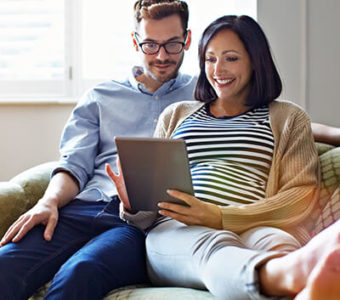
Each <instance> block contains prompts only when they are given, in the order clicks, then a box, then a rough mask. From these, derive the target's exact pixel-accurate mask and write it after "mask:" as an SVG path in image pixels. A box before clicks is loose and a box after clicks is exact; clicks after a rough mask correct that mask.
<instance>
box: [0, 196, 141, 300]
mask: <svg viewBox="0 0 340 300" xmlns="http://www.w3.org/2000/svg"><path fill="white" fill-rule="evenodd" d="M118 206H119V201H118V200H117V199H116V198H114V199H113V200H112V201H111V202H110V203H106V202H88V201H82V200H73V201H72V202H71V203H69V204H68V205H66V206H65V207H63V208H61V209H60V211H59V221H58V224H57V226H56V228H55V232H54V235H53V238H52V240H51V241H50V242H46V241H45V240H44V239H43V232H44V229H45V227H44V226H42V225H38V226H36V227H34V228H33V229H32V230H30V231H29V232H28V233H27V235H26V236H25V237H24V238H23V239H22V240H21V241H19V242H18V243H9V244H6V245H5V246H3V247H1V248H0V291H1V292H0V299H1V300H5V299H6V300H11V299H13V300H19V299H23V300H24V299H25V300H27V298H29V297H30V296H31V295H32V294H33V293H34V291H35V290H36V289H37V288H39V287H41V286H42V285H43V284H45V283H46V282H48V281H50V280H52V282H51V285H50V288H49V290H48V292H47V294H46V299H58V300H61V299H67V300H72V299H74V300H76V299H77V300H79V299H82V300H85V299H89V300H94V299H102V298H103V297H104V296H105V295H106V294H107V293H108V292H109V291H110V290H112V289H115V288H118V287H121V286H124V285H129V284H137V283H145V282H147V275H146V268H145V244H144V242H145V236H144V233H143V232H142V231H140V230H139V229H137V228H136V227H133V226H130V225H128V224H126V223H125V222H123V221H122V220H121V219H120V218H119V214H118Z"/></svg>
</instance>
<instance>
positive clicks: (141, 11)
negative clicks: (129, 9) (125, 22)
mask: <svg viewBox="0 0 340 300" xmlns="http://www.w3.org/2000/svg"><path fill="white" fill-rule="evenodd" d="M134 11H135V26H136V29H137V28H138V25H139V23H140V22H141V21H142V19H146V18H148V19H154V20H160V19H163V18H165V17H169V16H171V15H173V14H177V15H178V16H179V17H180V18H181V23H182V27H183V34H185V33H186V30H187V28H188V19H189V10H188V5H187V3H186V2H185V1H181V0H138V1H136V3H135V6H134Z"/></svg>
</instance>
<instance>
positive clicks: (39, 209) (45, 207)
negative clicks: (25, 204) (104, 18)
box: [0, 199, 58, 246]
mask: <svg viewBox="0 0 340 300" xmlns="http://www.w3.org/2000/svg"><path fill="white" fill-rule="evenodd" d="M57 222H58V205H57V203H56V201H55V202H53V201H45V200H44V199H41V200H40V201H39V202H38V203H37V204H36V205H35V206H33V207H32V208H31V209H30V210H29V211H27V212H26V213H24V214H23V215H21V216H20V217H19V219H18V220H16V221H15V222H14V223H13V224H12V226H11V227H10V228H9V229H8V230H7V232H6V233H5V235H4V237H3V238H2V240H1V242H0V246H3V245H5V244H7V243H8V242H10V241H12V242H14V243H16V242H18V241H20V240H21V239H22V238H23V237H24V236H25V235H26V233H27V232H28V231H30V230H31V229H32V228H33V227H34V226H36V225H38V224H43V225H45V226H46V228H45V231H44V239H45V240H46V241H50V240H51V239H52V236H53V232H54V229H55V226H56V225H57Z"/></svg>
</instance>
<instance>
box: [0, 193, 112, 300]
mask: <svg viewBox="0 0 340 300" xmlns="http://www.w3.org/2000/svg"><path fill="white" fill-rule="evenodd" d="M105 206H106V203H103V202H101V203H100V202H98V203H90V202H85V201H78V200H75V201H72V202H71V203H70V204H69V205H67V206H65V207H64V208H62V209H61V210H60V214H59V221H58V224H57V226H56V229H55V232H54V235H53V238H52V240H51V241H50V242H46V241H45V240H44V239H43V232H44V229H45V228H44V226H42V225H39V226H36V227H34V228H33V229H32V230H30V231H29V232H28V233H27V234H26V235H25V236H24V238H23V239H22V240H21V241H19V242H18V243H9V244H6V245H5V246H3V247H1V248H0V270H1V272H0V287H1V293H0V299H1V300H2V299H3V300H11V299H15V300H19V299H25V300H26V299H27V298H29V297H30V296H31V295H32V294H33V293H34V291H35V290H36V289H37V288H39V287H40V286H42V285H43V284H45V283H46V282H48V281H49V280H51V279H52V277H53V276H54V274H55V273H56V272H57V271H58V269H59V268H60V266H61V265H62V264H63V263H64V262H65V261H66V260H67V259H68V258H69V257H70V256H71V255H72V254H73V253H74V252H76V251H77V250H78V249H79V248H81V247H82V246H83V245H84V244H85V243H86V242H87V241H88V240H89V239H90V238H91V235H92V231H91V230H89V227H91V226H89V224H91V222H92V221H91V220H93V219H94V218H95V216H96V215H97V214H98V213H100V212H101V211H102V210H103V208H104V207H105Z"/></svg>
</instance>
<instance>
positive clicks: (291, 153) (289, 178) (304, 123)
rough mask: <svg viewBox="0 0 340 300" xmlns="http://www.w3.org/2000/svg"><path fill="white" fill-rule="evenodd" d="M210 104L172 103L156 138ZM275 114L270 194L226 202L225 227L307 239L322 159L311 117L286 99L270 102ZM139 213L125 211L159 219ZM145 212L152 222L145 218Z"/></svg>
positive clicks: (132, 219)
mask: <svg viewBox="0 0 340 300" xmlns="http://www.w3.org/2000/svg"><path fill="white" fill-rule="evenodd" d="M204 104H205V103H202V102H198V101H183V102H178V103H175V104H172V105H170V106H169V107H167V108H166V109H165V110H164V111H163V113H162V114H161V116H160V119H159V121H158V124H157V127H156V130H155V133H154V137H158V138H171V136H172V134H173V133H174V131H175V130H176V128H178V126H180V125H181V124H182V122H183V121H184V120H185V119H187V118H188V117H189V116H190V115H192V114H193V113H195V112H196V111H197V110H199V109H200V108H201V107H202V106H203V105H204ZM269 115H270V125H271V129H272V132H273V135H274V152H273V158H272V164H271V168H270V171H269V177H268V181H267V186H266V194H265V198H264V199H261V200H258V201H257V202H255V203H252V204H246V205H240V206H236V205H229V206H220V208H221V211H222V224H223V229H225V230H230V231H233V232H235V233H238V234H239V233H242V232H244V231H245V230H247V229H250V228H253V227H257V226H273V227H278V228H281V229H283V230H285V231H287V232H289V233H291V234H292V235H293V236H295V237H296V238H297V239H298V240H299V242H300V243H301V244H305V243H306V242H308V240H309V239H310V236H309V234H308V232H307V230H306V229H305V228H304V226H303V221H304V220H306V219H307V218H308V216H310V215H311V213H312V210H313V207H314V205H315V203H316V200H317V198H318V196H319V186H320V176H319V158H318V154H317V150H316V148H315V144H314V139H313V135H312V131H311V126H310V120H309V117H308V115H307V114H306V113H305V112H304V111H303V110H302V109H301V108H299V107H298V106H297V105H296V104H293V103H292V102H288V101H282V100H275V101H273V102H272V103H271V104H270V105H269ZM137 215H138V213H137ZM137 215H132V214H128V213H126V212H125V213H124V212H122V213H121V216H122V217H123V219H125V220H127V221H128V222H129V223H131V224H134V225H137V226H138V223H143V222H144V227H145V224H146V223H149V222H150V221H151V220H152V219H154V218H155V214H145V216H143V214H140V215H139V216H137ZM147 216H148V217H147ZM144 217H146V218H147V219H149V222H146V223H145V220H143V219H144ZM142 220H143V221H142ZM140 227H141V226H140ZM142 227H143V226H142Z"/></svg>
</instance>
